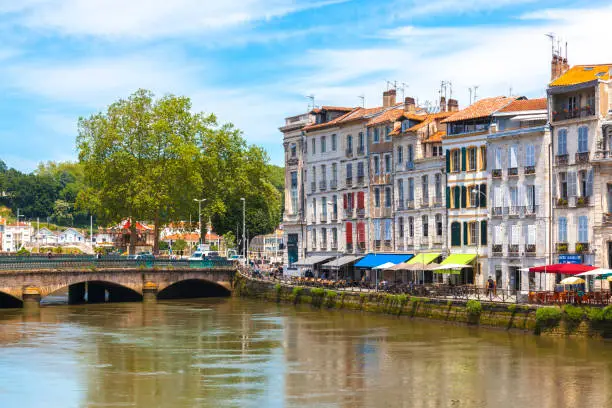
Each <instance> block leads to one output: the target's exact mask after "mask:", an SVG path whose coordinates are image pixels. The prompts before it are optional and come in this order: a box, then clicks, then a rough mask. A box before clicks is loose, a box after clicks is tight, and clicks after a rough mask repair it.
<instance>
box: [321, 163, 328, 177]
mask: <svg viewBox="0 0 612 408" xmlns="http://www.w3.org/2000/svg"><path fill="white" fill-rule="evenodd" d="M325 180H327V166H325V165H324V164H322V165H321V181H325Z"/></svg>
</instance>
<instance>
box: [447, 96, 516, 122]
mask: <svg viewBox="0 0 612 408" xmlns="http://www.w3.org/2000/svg"><path fill="white" fill-rule="evenodd" d="M516 99H517V97H506V96H497V97H493V98H484V99H479V100H477V101H476V102H474V103H473V104H471V105H470V106H468V107H467V108H465V109H463V110H460V111H459V112H456V113H455V114H454V115H452V116H450V117H448V118H447V119H445V120H443V121H442V123H449V122H459V121H461V120H467V119H477V118H485V117H487V116H490V115H492V114H493V113H495V112H496V111H498V110H500V109H502V108H504V107H505V106H506V105H508V104H510V103H511V102H513V101H514V100H516Z"/></svg>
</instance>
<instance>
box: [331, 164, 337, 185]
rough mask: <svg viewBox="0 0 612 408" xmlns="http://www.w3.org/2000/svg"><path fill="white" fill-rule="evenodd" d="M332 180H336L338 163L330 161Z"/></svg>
mask: <svg viewBox="0 0 612 408" xmlns="http://www.w3.org/2000/svg"><path fill="white" fill-rule="evenodd" d="M332 181H333V182H337V181H338V163H332Z"/></svg>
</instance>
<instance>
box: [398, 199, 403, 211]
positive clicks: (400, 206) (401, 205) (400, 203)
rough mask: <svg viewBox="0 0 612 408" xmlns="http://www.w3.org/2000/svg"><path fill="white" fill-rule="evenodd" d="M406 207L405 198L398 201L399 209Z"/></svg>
mask: <svg viewBox="0 0 612 408" xmlns="http://www.w3.org/2000/svg"><path fill="white" fill-rule="evenodd" d="M403 209H404V200H398V201H397V210H398V211H402V210H403Z"/></svg>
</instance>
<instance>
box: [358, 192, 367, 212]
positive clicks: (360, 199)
mask: <svg viewBox="0 0 612 408" xmlns="http://www.w3.org/2000/svg"><path fill="white" fill-rule="evenodd" d="M364 201H365V199H364V193H363V191H360V192H358V193H357V208H358V209H360V210H363V209H364V208H365V205H364Z"/></svg>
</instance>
